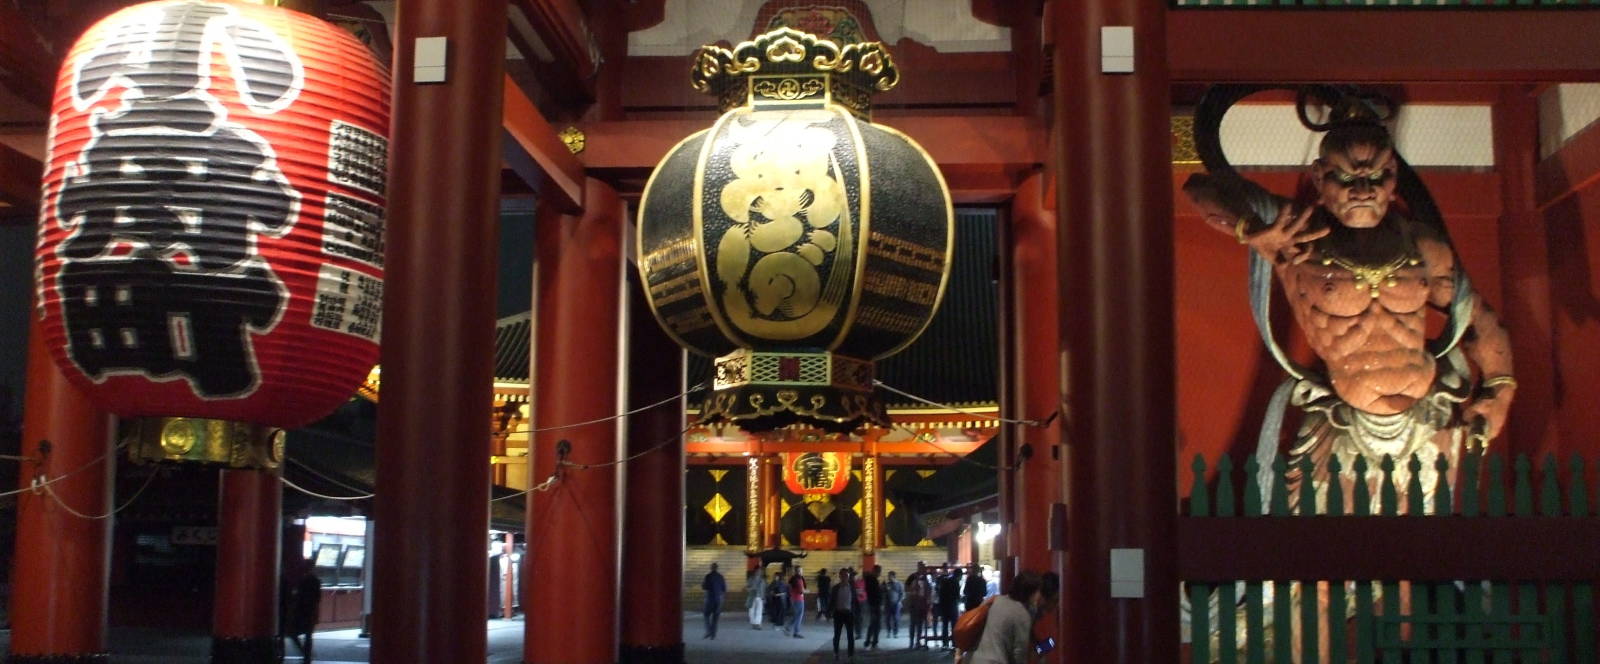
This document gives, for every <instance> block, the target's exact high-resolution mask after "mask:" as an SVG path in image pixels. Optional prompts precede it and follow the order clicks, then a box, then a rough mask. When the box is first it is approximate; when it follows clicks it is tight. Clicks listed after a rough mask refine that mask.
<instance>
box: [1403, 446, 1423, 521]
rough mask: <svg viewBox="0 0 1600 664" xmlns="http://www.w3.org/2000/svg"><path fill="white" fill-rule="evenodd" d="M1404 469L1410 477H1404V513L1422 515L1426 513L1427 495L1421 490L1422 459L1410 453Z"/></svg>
mask: <svg viewBox="0 0 1600 664" xmlns="http://www.w3.org/2000/svg"><path fill="white" fill-rule="evenodd" d="M1406 470H1407V471H1410V473H1411V477H1409V478H1407V479H1406V514H1410V515H1411V516H1422V515H1424V514H1427V513H1428V501H1427V495H1426V494H1424V493H1423V492H1422V459H1421V458H1419V457H1418V456H1417V455H1415V454H1413V455H1411V459H1410V460H1408V461H1406Z"/></svg>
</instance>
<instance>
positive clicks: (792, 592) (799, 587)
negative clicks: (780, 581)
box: [789, 565, 806, 639]
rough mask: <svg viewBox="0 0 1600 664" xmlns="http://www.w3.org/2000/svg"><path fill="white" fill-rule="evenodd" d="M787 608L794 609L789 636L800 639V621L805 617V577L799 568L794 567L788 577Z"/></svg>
mask: <svg viewBox="0 0 1600 664" xmlns="http://www.w3.org/2000/svg"><path fill="white" fill-rule="evenodd" d="M789 606H792V607H794V609H793V610H792V611H790V612H789V613H791V614H792V615H791V617H790V620H791V621H792V622H791V623H790V624H789V635H790V636H793V637H794V638H797V639H798V638H800V621H801V619H803V618H805V617H806V575H805V573H804V572H801V571H800V566H799V565H795V566H794V575H793V576H791V577H789Z"/></svg>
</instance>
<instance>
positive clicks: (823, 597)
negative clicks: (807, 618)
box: [817, 567, 833, 620]
mask: <svg viewBox="0 0 1600 664" xmlns="http://www.w3.org/2000/svg"><path fill="white" fill-rule="evenodd" d="M832 587H833V578H832V577H830V576H828V568H826V567H824V568H822V570H821V571H819V572H817V620H827V619H829V618H830V617H832V616H831V615H830V612H829V611H828V591H829V590H831V589H832Z"/></svg>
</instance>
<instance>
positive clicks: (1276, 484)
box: [1271, 454, 1289, 516]
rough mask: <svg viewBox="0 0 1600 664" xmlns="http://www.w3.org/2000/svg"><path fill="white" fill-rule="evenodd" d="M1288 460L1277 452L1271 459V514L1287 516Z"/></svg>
mask: <svg viewBox="0 0 1600 664" xmlns="http://www.w3.org/2000/svg"><path fill="white" fill-rule="evenodd" d="M1288 475H1289V462H1288V461H1287V460H1286V459H1284V458H1283V455H1282V454H1279V455H1278V456H1277V458H1275V459H1273V460H1272V505H1271V507H1272V516H1289V483H1288Z"/></svg>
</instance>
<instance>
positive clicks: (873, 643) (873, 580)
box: [861, 565, 883, 650]
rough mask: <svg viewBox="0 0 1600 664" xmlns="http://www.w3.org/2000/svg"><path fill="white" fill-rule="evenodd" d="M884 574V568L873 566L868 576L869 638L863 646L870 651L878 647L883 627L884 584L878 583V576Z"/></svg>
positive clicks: (863, 642)
mask: <svg viewBox="0 0 1600 664" xmlns="http://www.w3.org/2000/svg"><path fill="white" fill-rule="evenodd" d="M882 573H883V566H881V565H873V566H872V569H870V570H868V571H867V573H866V574H865V575H864V576H866V591H867V638H866V640H865V641H862V643H861V645H862V646H864V647H866V648H867V649H868V650H871V649H873V648H876V647H878V630H879V629H880V628H881V627H882V626H883V584H882V583H880V582H879V581H878V575H879V574H882Z"/></svg>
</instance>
